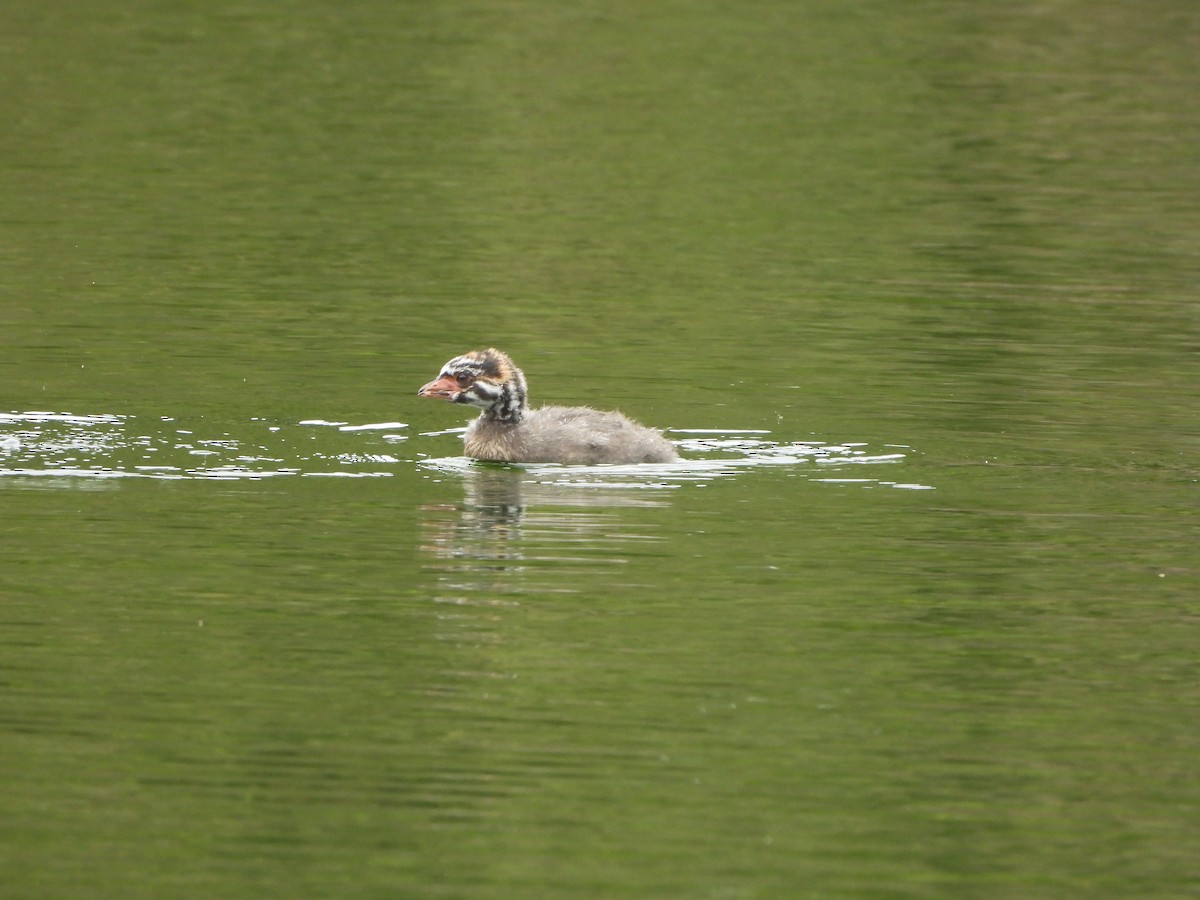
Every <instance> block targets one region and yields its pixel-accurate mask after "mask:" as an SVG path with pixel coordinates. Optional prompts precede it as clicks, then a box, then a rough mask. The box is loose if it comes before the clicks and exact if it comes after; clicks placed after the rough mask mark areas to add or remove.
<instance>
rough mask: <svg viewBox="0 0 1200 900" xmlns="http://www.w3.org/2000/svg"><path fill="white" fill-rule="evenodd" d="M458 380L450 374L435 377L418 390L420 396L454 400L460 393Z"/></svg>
mask: <svg viewBox="0 0 1200 900" xmlns="http://www.w3.org/2000/svg"><path fill="white" fill-rule="evenodd" d="M458 392H459V387H458V382H457V381H455V380H454V379H453V378H451V377H450V376H448V375H443V376H442V377H441V378H437V379H434V380H433V381H431V382H429V384H427V385H425V387H423V388H421V389H420V390H419V391H417V396H418V397H437V398H439V399H442V400H453V399H454V397H455V395H456V394H458Z"/></svg>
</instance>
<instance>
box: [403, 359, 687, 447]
mask: <svg viewBox="0 0 1200 900" xmlns="http://www.w3.org/2000/svg"><path fill="white" fill-rule="evenodd" d="M417 396H418V397H434V398H440V399H442V400H448V401H450V402H451V403H464V404H466V405H467V406H473V407H475V408H477V409H480V410H482V412H481V413H480V414H479V417H478V418H477V419H475V421H474V422H472V423H471V424H470V425H469V426H468V427H467V431H466V433H465V434H464V435H463V443H464V444H465V450H466V454H467V456H471V457H474V458H475V459H489V460H497V461H501V462H528V463H533V462H538V463H568V464H581V465H599V464H605V463H621V464H625V463H662V462H672V461H674V460H677V459H679V454H678V453H676V452H675V446H674V445H673V444H672V443H671V442H670V441H668V440H667V439H666V438H664V437H663V436H662V435H661V434H660V433H659V432H657V431H655V430H653V429H651V428H646V427H645V426H644V425H639V424H638V423H637V422H634V421H632V420H630V419H628V418H626V417H625V416H623V415H621V414H620V413H618V412H602V411H600V410H595V409H591V408H590V407H586V406H543V407H541V408H540V409H530V408H529V400H528V388H527V387H526V384H525V375H524V373H523V372H522V371H521V370H520V369H518V368H517V367H516V366H515V365H514V364H513V361H512V360H511V359H510V358H509V357H508V354H506V353H504V352H502V351H500V350H497V349H495V348H494V347H493V348H489V349H487V350H472V351H471V352H470V353H464V354H463V355H462V356H456V357H454V359H452V360H450V361H449V362H448V363H446V364H445V365H444V366H442V370H441V372H440V373H439V374H438V377H437V378H435V379H434V380H433V381H431V382H429V384H427V385H425V386H424V387H422V388H421V389H420V390H419V391H417Z"/></svg>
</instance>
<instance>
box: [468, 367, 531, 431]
mask: <svg viewBox="0 0 1200 900" xmlns="http://www.w3.org/2000/svg"><path fill="white" fill-rule="evenodd" d="M528 411H529V401H528V399H527V398H526V388H525V378H524V377H523V376H522V375H521V373H520V371H519V370H518V371H517V372H516V377H514V378H510V379H509V380H508V381H505V382H504V383H503V384H502V385H501V388H500V396H499V397H498V398H497V399H496V402H495V403H493V404H492V405H491V406H490V407H488V408H487V409H485V410H484V411H483V412H482V413H480V416H479V418H480V419H481V420H483V421H485V422H494V423H496V424H498V425H509V426H513V425H520V424H521V422H522V420H523V419H524V418H525V414H526V413H527V412H528Z"/></svg>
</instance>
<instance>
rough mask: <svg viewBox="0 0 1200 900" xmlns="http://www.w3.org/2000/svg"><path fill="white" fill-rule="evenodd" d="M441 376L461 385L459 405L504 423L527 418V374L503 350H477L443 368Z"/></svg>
mask: <svg viewBox="0 0 1200 900" xmlns="http://www.w3.org/2000/svg"><path fill="white" fill-rule="evenodd" d="M441 377H443V378H452V379H454V380H455V381H457V382H458V384H459V388H460V390H459V392H458V394H456V395H455V396H454V398H453V400H454V402H455V403H466V404H467V405H469V406H474V407H476V408H478V409H482V410H483V411H484V412H485V413H486V414H488V415H491V416H494V417H495V418H497V419H499V420H500V421H501V422H510V423H516V422H520V421H521V419H522V418H523V417H524V415H525V409H526V404H527V400H526V396H527V388H526V385H525V375H524V374H523V373H522V372H521V370H520V369H518V368H517V367H516V366H514V365H513V362H512V360H511V359H509V358H508V356H506V355H505V354H504V353H501V352H500V351H499V350H494V349H488V350H475V351H472V352H471V353H464V354H463V355H462V356H456V357H455V358H454V359H452V360H450V362H448V363H446V365H445V366H443V367H442V373H441Z"/></svg>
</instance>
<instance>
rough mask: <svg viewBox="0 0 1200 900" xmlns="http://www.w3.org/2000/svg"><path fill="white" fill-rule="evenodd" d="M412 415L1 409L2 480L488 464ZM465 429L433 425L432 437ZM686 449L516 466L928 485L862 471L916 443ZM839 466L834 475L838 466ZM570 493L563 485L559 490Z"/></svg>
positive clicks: (676, 483) (559, 482)
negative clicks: (431, 444) (418, 445)
mask: <svg viewBox="0 0 1200 900" xmlns="http://www.w3.org/2000/svg"><path fill="white" fill-rule="evenodd" d="M407 427H408V426H407V425H406V424H405V423H403V422H378V423H371V422H368V423H351V422H338V421H328V420H324V419H306V420H302V421H300V422H296V423H288V424H273V423H271V422H269V421H267V420H265V419H252V420H250V421H249V422H246V423H241V424H239V425H238V426H237V427H236V428H235V429H229V428H220V427H213V426H211V425H208V424H206V423H204V422H198V423H185V422H181V421H177V420H176V419H174V418H172V417H169V416H162V417H159V418H157V419H151V420H146V419H139V418H135V417H132V416H123V415H118V414H113V413H101V414H94V415H74V414H71V413H57V412H22V413H2V414H0V477H4V476H8V477H22V478H41V477H71V478H83V479H110V478H154V479H218V480H229V479H262V478H270V477H277V476H283V475H301V476H341V477H359V478H361V477H386V476H390V475H392V474H394V468H395V466H397V465H399V464H402V463H413V462H415V463H417V464H418V465H419V466H420V467H421V468H422V469H423V470H425V471H427V472H430V473H435V474H443V475H450V476H455V477H463V476H465V475H466V474H467V473H469V472H471V471H474V470H477V469H479V468H480V467H483V466H490V465H494V464H481V463H478V462H475V461H473V460H471V459H468V458H466V457H463V456H450V457H428V456H426V455H425V454H423V453H420V452H417V453H416V454H414V455H412V456H409V457H406V456H402V455H399V454H397V452H396V450H397V449H398V448H399V447H400V446H402V445H404V444H405V443H406V442H407V441H408V436H407V435H406V434H404V433H402V432H403V431H404V430H405V429H407ZM462 430H463V429H461V428H456V429H450V430H447V431H439V432H428V433H425V434H422V435H421V437H423V438H434V437H438V436H443V435H448V434H457V433H460V432H461V431H462ZM668 437H670V438H671V439H672V440H673V441H674V442H675V443H676V445H677V446H678V447H679V450H680V452H681V454H683V456H684V457H685V458H684V459H682V460H680V461H679V462H673V463H660V464H641V465H627V466H561V465H552V464H535V465H522V466H512V467H511V468H512V469H514V470H517V471H519V472H521V473H522V474H521V477H520V481H521V484H522V485H523V489H524V490H525V491H529V490H531V489H533V488H534V486H538V485H540V486H553V487H554V489H555V490H557V491H559V492H561V491H562V490H564V489H567V488H575V489H578V490H583V491H588V492H590V493H589V494H588V495H587V496H588V499H587V500H586V501H584V500H583V497H584V495H583V494H579V493H576V494H575V495H574V496H575V497H576V502H580V503H584V502H586V503H588V504H591V505H614V503H615V499H614V500H610V501H601V500H600V499H599V497H594V498H593V497H592V495H594V494H595V493H596V492H597V491H606V492H617V493H625V492H628V491H642V492H644V491H648V490H649V491H652V490H669V489H674V488H678V487H680V486H682V485H684V484H688V483H703V482H707V481H711V480H714V479H718V478H727V477H730V476H734V475H738V474H741V473H744V472H746V471H747V470H751V469H754V468H756V467H761V466H812V467H813V470H812V476H811V480H813V481H820V482H831V483H845V484H862V485H878V486H885V487H894V488H902V489H913V490H916V489H927V488H928V486H927V485H921V484H914V483H911V482H905V481H902V480H898V479H885V478H875V477H865V476H860V474H859V471H860V470H862V468H863V467H867V466H870V467H874V466H894V465H896V464H900V463H903V461H904V459H905V457H906V451H907V450H908V448H907V447H904V446H902V445H885V446H883V447H879V448H873V447H870V446H868V445H866V444H863V443H843V444H835V443H827V442H819V441H791V442H789V441H780V440H775V439H773V438H772V437H771V433H770V432H768V431H761V430H747V429H727V430H722V429H672V430H671V431H670V432H668ZM849 469H853V470H854V472H855V474H854V475H853V476H850V475H848V473H846V471H845V470H849ZM835 473H836V474H835ZM562 496H563V495H562V494H561V493H560V494H559V497H562Z"/></svg>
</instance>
